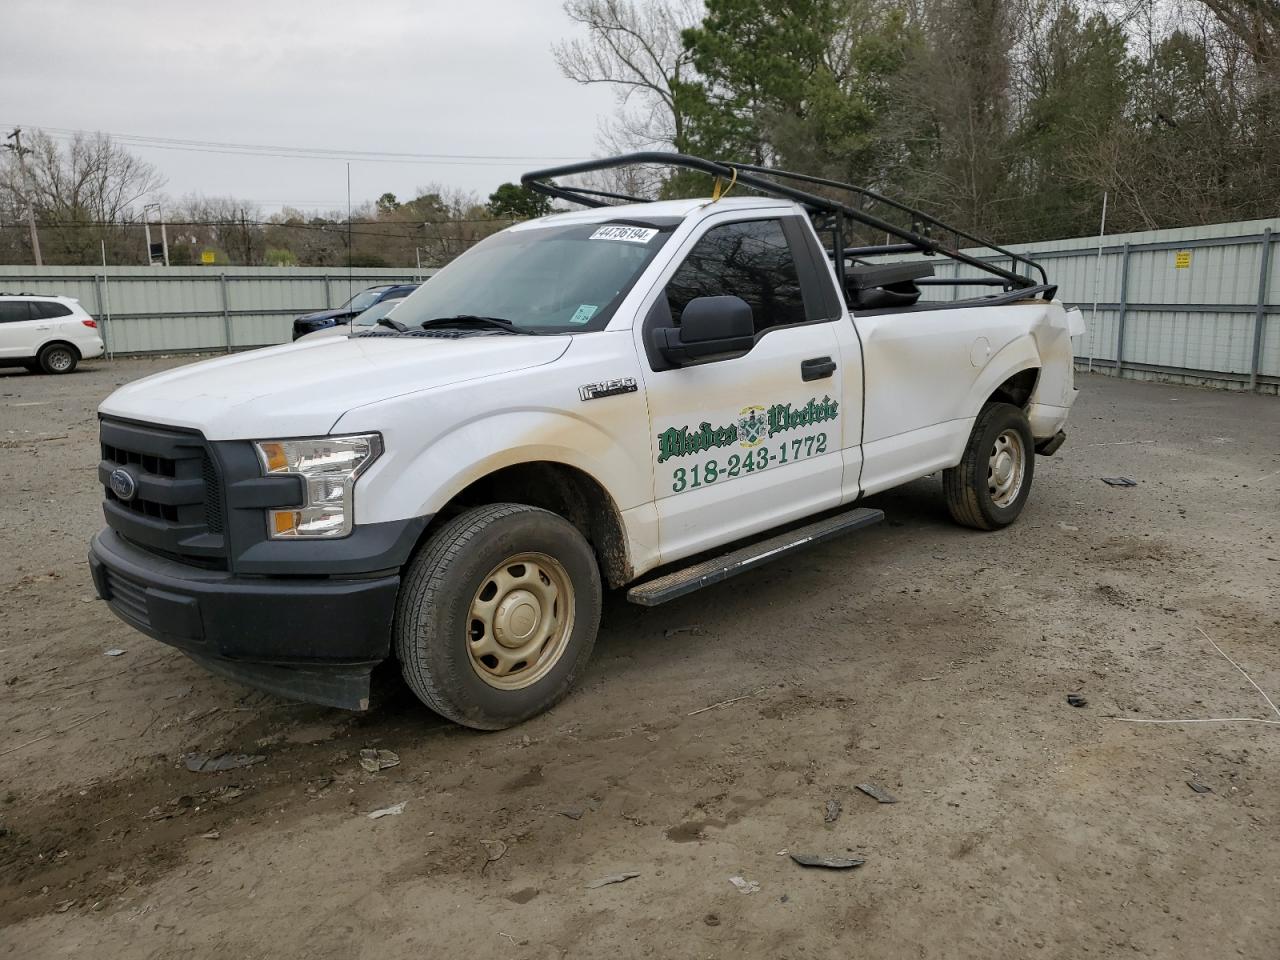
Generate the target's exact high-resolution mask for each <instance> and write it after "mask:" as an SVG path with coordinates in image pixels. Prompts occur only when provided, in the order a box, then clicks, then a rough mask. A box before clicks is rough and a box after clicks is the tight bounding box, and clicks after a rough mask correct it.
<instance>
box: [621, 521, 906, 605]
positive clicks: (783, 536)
mask: <svg viewBox="0 0 1280 960" xmlns="http://www.w3.org/2000/svg"><path fill="white" fill-rule="evenodd" d="M883 519H884V511H883V510H872V509H871V508H870V507H855V508H854V509H853V510H846V511H845V512H844V513H838V514H836V515H835V516H833V517H828V518H827V519H825V520H819V521H817V522H816V523H810V524H807V525H806V526H803V527H799V528H797V529H795V530H788V531H787V532H786V533H779V534H777V535H775V536H772V537H769V538H768V539H766V540H759V541H757V542H755V543H750V544H748V545H747V546H745V547H739V548H738V549H737V550H732V551H730V552H729V553H724V554H721V555H720V556H718V557H712V558H711V559H710V560H702V561H700V562H699V563H695V564H693V565H692V566H689V567H685V568H684V569H683V570H674V571H672V572H671V573H667V574H663V575H662V576H660V577H655V578H654V579H652V580H647V581H645V582H644V583H639V584H636V585H635V586H634V587H632V588H631V589H630V590H628V591H627V599H628V600H629V601H631V602H632V603H638V604H639V605H640V606H642V607H656V606H657V605H658V604H660V603H666V602H667V601H668V600H674V599H675V598H676V597H683V596H684V595H685V594H686V593H693V592H694V591H695V590H701V589H702V588H703V587H709V586H711V585H712V584H713V583H719V582H720V581H722V580H728V579H729V578H730V577H736V576H737V575H738V574H740V573H746V572H747V571H748V570H753V569H755V568H756V567H758V566H760V565H761V564H765V563H768V562H769V561H770V560H776V559H778V558H779V557H783V556H786V555H787V554H789V553H793V552H795V551H796V550H801V549H803V548H804V547H809V546H812V545H813V544H815V543H820V542H821V541H823V540H829V539H831V538H832V537H835V536H838V535H839V534H842V533H848V532H850V531H851V530H857V529H859V528H861V527H869V526H872V525H873V524H877V523H879V522H880V521H881V520H883Z"/></svg>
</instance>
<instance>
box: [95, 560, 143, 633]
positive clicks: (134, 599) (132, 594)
mask: <svg viewBox="0 0 1280 960" xmlns="http://www.w3.org/2000/svg"><path fill="white" fill-rule="evenodd" d="M103 576H104V577H105V578H106V587H107V596H108V598H109V600H108V602H109V603H111V605H112V606H114V607H116V608H117V609H118V610H119V611H120V612H121V613H122V614H124V615H125V616H126V617H128V618H129V619H130V620H134V621H137V622H138V623H139V624H141V625H142V626H144V627H149V626H150V625H151V614H150V613H149V611H148V610H147V591H146V587H144V586H143V585H142V584H141V583H138V582H137V581H136V580H132V579H130V578H129V577H126V576H125V575H124V574H121V573H117V572H116V571H114V570H112V569H111V568H110V567H103Z"/></svg>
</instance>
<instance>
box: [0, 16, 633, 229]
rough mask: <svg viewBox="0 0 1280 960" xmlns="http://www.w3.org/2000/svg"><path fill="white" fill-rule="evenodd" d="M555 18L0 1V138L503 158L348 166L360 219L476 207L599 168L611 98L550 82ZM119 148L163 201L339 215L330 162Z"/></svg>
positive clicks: (356, 161) (342, 172)
mask: <svg viewBox="0 0 1280 960" xmlns="http://www.w3.org/2000/svg"><path fill="white" fill-rule="evenodd" d="M560 2H561V0H457V2H447V0H418V2H411V0H363V2H346V3H340V2H333V0H257V2H246V0H216V2H212V0H199V2H186V3H160V2H158V0H153V2H143V0H0V38H3V48H4V53H3V56H0V127H2V128H3V132H4V133H6V134H7V133H8V132H9V130H10V129H12V127H14V126H15V125H21V126H22V127H23V128H24V129H28V130H30V129H36V128H51V129H57V130H102V131H105V132H108V133H112V134H126V135H133V136H142V137H155V138H168V139H177V140H199V141H205V142H211V143H234V144H252V145H263V146H267V147H272V146H276V147H278V146H285V147H317V148H325V149H337V150H339V151H347V150H352V151H355V150H359V151H386V152H397V153H413V154H431V155H436V156H439V155H450V156H454V157H457V156H464V157H478V156H483V157H500V158H504V159H495V160H485V161H479V160H455V161H452V162H445V161H443V160H441V161H433V162H422V161H415V162H412V163H387V162H372V161H370V160H368V159H360V158H352V162H351V193H352V197H353V200H354V202H355V203H356V204H357V205H358V204H359V203H361V202H362V201H366V200H373V199H375V198H377V197H379V196H380V195H381V194H383V193H384V192H387V191H390V192H392V193H394V194H396V195H397V196H398V197H400V198H401V199H405V198H408V197H412V196H415V195H417V190H418V188H419V187H425V186H428V185H431V184H441V185H444V186H447V187H457V188H462V189H464V190H467V191H473V192H475V193H476V194H477V195H479V196H480V197H481V198H482V199H483V198H484V197H487V195H488V194H489V193H490V192H491V191H492V190H493V189H494V188H495V187H496V186H498V184H500V183H502V182H503V181H507V180H511V181H518V179H519V175H520V174H521V173H522V172H523V171H525V170H528V169H536V168H538V167H545V166H551V165H553V164H555V163H557V162H561V160H563V161H565V162H567V161H569V160H571V159H583V158H586V157H590V156H592V155H593V154H594V153H598V152H599V151H598V148H597V145H596V135H597V132H598V130H599V127H600V124H601V122H602V121H603V119H604V118H606V117H607V116H608V115H609V114H611V113H612V110H613V103H614V101H613V94H612V93H611V92H610V90H609V89H608V88H607V87H604V86H581V85H579V84H575V83H573V82H571V81H569V80H566V79H565V78H564V77H562V76H561V75H560V72H559V70H558V68H557V67H556V65H555V61H554V60H553V59H552V55H551V45H552V44H553V43H554V42H555V41H557V40H560V39H563V38H566V37H572V36H576V35H577V34H576V33H575V30H576V29H577V28H576V26H575V25H574V24H572V23H570V22H569V20H568V18H567V17H566V16H565V15H564V12H563V11H562V10H561V6H560ZM129 146H130V149H132V150H133V151H134V152H135V153H137V154H138V155H139V156H141V157H143V158H144V159H146V160H147V161H148V162H150V163H152V164H154V165H155V166H156V167H157V168H159V170H160V171H161V173H162V174H163V175H164V177H165V178H166V180H167V183H166V185H165V188H164V191H165V193H167V194H169V195H170V196H173V197H181V196H184V195H186V194H193V193H194V194H202V195H204V196H234V197H236V198H237V199H241V200H248V201H252V202H254V203H256V204H258V205H259V206H260V207H261V209H262V210H263V212H265V213H271V212H274V211H276V210H278V209H280V207H281V206H282V205H289V206H294V207H299V208H302V209H306V210H311V209H323V210H330V209H340V208H342V207H345V205H346V197H347V167H346V163H345V162H344V160H343V159H341V158H338V159H299V158H297V157H291V158H281V157H270V156H243V155H231V154H227V153H208V152H194V151H190V150H179V149H166V148H162V147H157V146H136V145H133V144H130V145H129ZM505 158H515V159H505Z"/></svg>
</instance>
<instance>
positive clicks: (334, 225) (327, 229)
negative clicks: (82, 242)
mask: <svg viewBox="0 0 1280 960" xmlns="http://www.w3.org/2000/svg"><path fill="white" fill-rule="evenodd" d="M360 222H361V221H353V229H352V230H351V231H350V235H351V236H356V237H381V238H383V239H386V240H424V239H425V240H438V241H442V242H447V243H479V242H480V241H481V240H483V239H485V238H484V237H474V238H471V237H431V236H425V237H424V235H423V233H422V230H421V228H415V229H414V230H413V232H411V233H400V232H386V231H375V230H358V229H354V224H355V223H360ZM514 222H516V221H513V220H434V221H428V222H427V224H426V225H427V226H431V227H442V226H450V225H453V224H472V223H492V224H493V225H495V226H499V227H500V226H503V225H506V224H510V223H514ZM165 224H166V225H167V226H170V227H174V228H177V227H216V228H219V229H222V230H237V231H239V230H243V229H245V228H246V227H261V228H264V229H269V228H272V227H277V228H279V229H282V230H312V231H319V232H321V233H330V234H332V235H334V236H336V237H339V238H341V237H343V236H346V235H347V234H348V230H347V228H346V227H347V225H346V223H345V222H339V221H333V222H330V223H278V222H275V221H272V220H240V219H234V220H166V221H165ZM365 225H366V226H378V225H379V224H377V223H376V222H374V223H370V222H365ZM6 226H9V225H5V224H0V229H3V228H5V227H6ZM141 226H144V222H143V221H141V220H62V221H58V222H56V223H49V222H44V223H41V224H40V228H41V229H42V230H73V229H78V228H81V227H112V228H117V229H121V228H128V227H141ZM405 226H409V225H408V224H405ZM9 228H10V229H13V227H12V226H10V227H9Z"/></svg>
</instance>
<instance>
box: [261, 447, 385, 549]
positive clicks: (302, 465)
mask: <svg viewBox="0 0 1280 960" xmlns="http://www.w3.org/2000/svg"><path fill="white" fill-rule="evenodd" d="M253 445H254V447H255V448H256V449H257V451H258V459H259V460H260V461H262V469H263V470H264V471H265V472H266V473H267V474H268V475H276V476H278V475H280V474H285V473H296V474H298V475H300V476H301V477H302V479H303V484H304V485H305V488H306V498H305V500H304V502H303V505H302V506H301V507H296V508H293V509H290V510H270V511H268V512H267V532H268V533H269V534H270V536H271V538H272V539H273V540H281V539H289V538H292V537H345V536H346V535H347V534H349V533H350V532H351V525H352V523H353V522H354V513H355V505H354V503H353V502H352V501H353V496H354V494H353V489H354V487H355V484H356V478H357V477H359V476H360V474H362V473H363V472H364V470H365V468H366V467H368V466H369V464H371V463H373V461H374V460H376V459H377V458H378V456H379V455H380V454H381V453H382V438H381V437H380V436H378V434H376V433H362V434H359V435H357V436H352V437H318V438H316V439H314V440H257V441H255V442H254V444H253Z"/></svg>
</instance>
